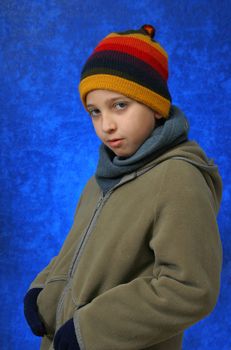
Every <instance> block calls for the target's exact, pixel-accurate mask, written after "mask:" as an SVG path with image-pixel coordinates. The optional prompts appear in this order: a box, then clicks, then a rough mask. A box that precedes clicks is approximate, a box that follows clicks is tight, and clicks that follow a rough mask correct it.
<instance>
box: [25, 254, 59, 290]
mask: <svg viewBox="0 0 231 350" xmlns="http://www.w3.org/2000/svg"><path fill="white" fill-rule="evenodd" d="M55 259H56V257H54V258H52V259H51V261H50V263H49V264H48V265H47V266H46V267H45V268H44V269H43V270H42V271H41V272H40V273H39V274H38V275H37V276H36V278H35V279H34V280H33V282H32V283H31V285H30V287H29V289H32V288H44V286H45V282H46V279H47V276H48V274H49V272H50V271H51V269H52V267H53V266H54V263H55Z"/></svg>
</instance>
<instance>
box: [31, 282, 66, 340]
mask: <svg viewBox="0 0 231 350" xmlns="http://www.w3.org/2000/svg"><path fill="white" fill-rule="evenodd" d="M66 283H67V276H66V275H60V276H53V277H52V278H50V279H48V280H47V281H46V284H45V287H44V288H43V290H42V291H41V293H40V294H39V296H38V299H37V305H38V310H39V314H40V317H41V319H42V321H43V323H44V325H45V327H46V331H47V333H48V336H51V337H53V335H54V333H55V325H56V309H57V305H58V302H59V298H60V296H61V293H62V291H63V289H64V287H65V285H66Z"/></svg>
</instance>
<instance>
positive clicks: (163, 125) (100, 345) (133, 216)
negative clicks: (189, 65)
mask: <svg viewBox="0 0 231 350" xmlns="http://www.w3.org/2000/svg"><path fill="white" fill-rule="evenodd" d="M154 34H155V30H154V28H153V27H152V26H151V25H144V26H142V27H141V28H140V29H139V30H129V31H127V32H123V33H112V34H110V35H108V36H107V37H106V38H104V39H103V40H102V41H101V42H100V43H99V44H98V46H97V47H96V49H95V50H94V52H93V53H92V55H91V56H90V57H89V59H88V60H87V62H86V64H85V66H84V68H83V71H82V76H81V82H80V85H79V91H80V96H81V100H82V102H83V104H84V106H85V108H86V109H87V111H88V113H89V114H90V116H91V118H92V123H93V126H94V129H95V131H96V134H97V135H98V137H99V138H100V140H101V141H102V144H101V146H100V157H99V162H98V166H97V170H96V173H95V175H94V176H93V177H92V178H90V180H89V181H88V183H87V185H86V187H85V189H84V190H83V193H82V195H81V198H80V200H79V204H78V207H77V210H76V214H75V220H74V224H73V227H72V228H71V231H70V233H69V235H68V236H67V238H66V240H65V242H64V245H63V247H62V249H61V251H60V252H59V254H58V255H57V256H56V257H55V258H54V259H53V260H52V261H51V262H50V264H49V265H48V266H47V267H46V268H45V269H44V270H43V271H42V272H41V273H40V274H39V275H38V276H37V277H36V278H35V280H34V281H33V283H32V284H31V286H30V288H29V291H28V292H27V294H26V296H25V299H24V305H25V316H26V319H27V321H28V323H29V325H30V327H31V329H32V331H33V332H34V334H36V335H39V336H42V337H43V338H42V344H41V349H49V350H51V349H55V350H58V349H60V350H64V349H71V350H76V349H81V350H136V349H137V350H138V349H146V350H179V349H181V348H182V337H183V332H184V330H185V329H186V328H187V327H189V326H190V325H192V324H194V323H195V322H197V321H199V320H200V319H202V318H203V317H205V316H206V315H207V314H209V313H210V312H211V311H212V309H213V308H214V306H215V303H216V300H217V297H218V293H219V283H220V271H221V262H222V250H221V243H220V238H219V231H218V227H217V222H216V215H217V213H218V210H219V206H220V200H221V191H222V183H221V178H220V176H219V173H218V169H217V167H216V166H215V165H214V164H213V162H211V161H209V160H208V158H207V157H206V155H205V153H204V152H203V150H202V149H201V148H200V147H199V145H198V144H197V143H196V142H192V141H189V140H188V138H187V135H188V128H189V127H188V122H187V120H186V118H185V116H184V114H183V113H182V112H181V111H180V110H179V109H178V108H177V107H175V106H173V105H172V104H171V96H170V93H169V90H168V87H167V78H168V66H167V54H166V52H165V50H164V49H163V48H162V47H161V46H160V45H159V44H158V43H157V42H156V41H155V40H154Z"/></svg>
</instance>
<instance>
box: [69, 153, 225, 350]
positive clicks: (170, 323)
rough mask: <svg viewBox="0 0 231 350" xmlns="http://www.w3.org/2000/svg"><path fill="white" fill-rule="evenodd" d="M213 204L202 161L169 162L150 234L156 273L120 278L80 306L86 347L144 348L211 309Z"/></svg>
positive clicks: (215, 272)
mask: <svg viewBox="0 0 231 350" xmlns="http://www.w3.org/2000/svg"><path fill="white" fill-rule="evenodd" d="M169 174H171V176H169ZM150 190H151V188H150ZM215 208H216V206H215V202H214V198H213V196H212V193H211V191H210V188H209V187H208V185H207V183H206V181H205V179H204V177H203V175H202V174H201V173H200V171H199V170H198V169H197V168H196V167H194V166H192V165H191V164H188V163H186V162H184V161H179V160H177V161H176V160H170V161H166V162H165V164H164V165H163V176H162V178H161V180H160V186H159V194H158V200H157V203H155V205H154V207H153V213H154V216H155V219H154V224H153V233H152V237H151V239H150V241H149V246H150V248H151V249H152V251H153V274H152V275H150V276H145V277H137V278H136V279H134V280H132V281H130V282H129V283H126V284H121V285H118V286H116V287H114V288H112V289H110V290H108V291H106V292H105V293H103V294H101V295H99V296H97V297H96V298H95V299H93V301H92V302H91V303H89V304H88V305H86V306H84V307H82V308H80V309H79V310H77V311H76V312H75V315H74V322H75V329H76V334H77V337H78V341H79V343H80V346H81V350H82V349H86V350H88V349H94V350H108V349H117V350H126V349H128V350H129V349H134V350H135V349H144V348H146V347H150V346H152V345H154V344H157V343H159V342H162V341H165V340H167V339H169V338H171V337H173V336H174V335H176V334H177V333H180V332H182V331H184V329H186V328H187V327H189V326H190V325H192V324H193V323H195V322H197V321H198V320H200V319H202V318H203V317H205V316H206V315H207V314H209V313H210V312H211V311H212V309H213V308H214V306H215V304H216V300H217V297H218V294H219V288H220V272H221V264H222V248H221V243H220V238H219V231H218V226H217V221H216V214H217V213H216V209H215Z"/></svg>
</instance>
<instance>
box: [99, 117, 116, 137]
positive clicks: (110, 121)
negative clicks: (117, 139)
mask: <svg viewBox="0 0 231 350" xmlns="http://www.w3.org/2000/svg"><path fill="white" fill-rule="evenodd" d="M101 127H102V131H103V132H104V133H111V132H112V131H114V130H116V122H115V120H114V117H113V116H112V115H111V114H110V113H107V114H104V115H103V116H102V124H101Z"/></svg>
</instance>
